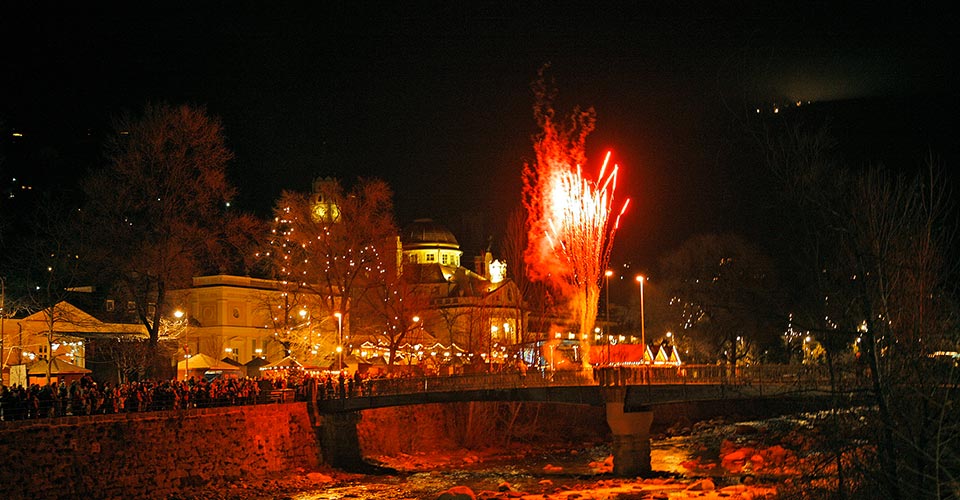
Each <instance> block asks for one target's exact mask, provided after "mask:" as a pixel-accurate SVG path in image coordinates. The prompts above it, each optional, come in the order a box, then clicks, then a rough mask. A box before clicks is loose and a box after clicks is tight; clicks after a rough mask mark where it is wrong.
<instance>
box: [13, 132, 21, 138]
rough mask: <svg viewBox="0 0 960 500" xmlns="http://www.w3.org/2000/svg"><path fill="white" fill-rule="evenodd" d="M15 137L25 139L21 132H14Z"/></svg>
mask: <svg viewBox="0 0 960 500" xmlns="http://www.w3.org/2000/svg"><path fill="white" fill-rule="evenodd" d="M13 136H14V137H23V134H21V133H20V132H14V133H13Z"/></svg>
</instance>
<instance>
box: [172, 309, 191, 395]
mask: <svg viewBox="0 0 960 500" xmlns="http://www.w3.org/2000/svg"><path fill="white" fill-rule="evenodd" d="M173 317H175V318H177V320H179V319H181V318H183V320H184V323H183V380H189V378H190V337H189V336H188V335H187V327H188V326H190V318H189V317H188V316H187V313H185V312H184V311H182V310H180V309H177V310H176V311H173Z"/></svg>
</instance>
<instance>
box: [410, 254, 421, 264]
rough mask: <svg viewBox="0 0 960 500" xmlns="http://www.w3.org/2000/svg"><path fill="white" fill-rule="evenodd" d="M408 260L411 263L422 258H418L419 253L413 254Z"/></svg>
mask: <svg viewBox="0 0 960 500" xmlns="http://www.w3.org/2000/svg"><path fill="white" fill-rule="evenodd" d="M408 260H409V262H410V263H411V264H416V263H417V262H418V261H419V260H420V259H418V258H417V254H411V255H410V258H409V259H408Z"/></svg>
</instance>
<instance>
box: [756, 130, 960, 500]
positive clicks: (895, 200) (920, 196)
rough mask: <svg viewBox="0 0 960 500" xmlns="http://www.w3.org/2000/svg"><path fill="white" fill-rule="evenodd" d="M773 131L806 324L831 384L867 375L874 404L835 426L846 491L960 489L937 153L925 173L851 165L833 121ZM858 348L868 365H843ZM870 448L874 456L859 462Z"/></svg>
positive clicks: (949, 215) (954, 338) (949, 222)
mask: <svg viewBox="0 0 960 500" xmlns="http://www.w3.org/2000/svg"><path fill="white" fill-rule="evenodd" d="M765 140H766V142H765V150H764V151H765V153H766V158H765V159H766V162H767V164H768V166H770V167H771V170H772V172H773V173H774V174H775V175H776V176H777V177H778V178H779V179H780V180H781V181H782V182H781V184H782V186H784V188H785V189H784V193H786V194H787V195H788V196H787V197H786V200H787V201H788V202H790V203H791V205H792V206H794V207H796V209H795V210H790V211H787V212H786V213H788V214H791V215H794V217H791V218H790V219H789V220H788V223H791V224H792V227H794V228H796V232H795V233H793V234H796V235H798V236H799V237H798V238H797V241H798V244H797V245H796V248H797V249H798V250H800V251H799V252H797V257H798V259H797V262H798V265H797V266H796V269H797V276H796V278H795V279H794V280H793V282H794V283H795V284H796V287H795V289H797V290H801V291H803V292H804V294H805V295H806V296H807V297H808V298H809V299H808V300H801V301H799V302H798V303H799V304H801V307H800V308H799V310H798V314H797V320H798V324H800V325H802V326H803V327H804V328H806V329H808V330H809V331H811V332H813V334H814V335H816V336H817V338H818V339H819V340H821V343H823V344H824V347H825V348H826V354H827V355H826V360H827V363H828V367H829V370H830V374H831V380H832V383H833V386H834V387H835V388H836V389H838V390H840V389H842V388H843V381H844V373H843V372H844V371H847V374H846V376H847V377H858V374H859V373H861V372H863V373H865V375H866V382H867V384H866V385H867V386H868V387H869V391H870V397H871V400H872V402H873V406H872V408H871V409H870V411H869V413H868V415H867V416H868V417H869V420H868V422H869V423H870V425H868V426H866V427H864V426H863V425H862V424H861V423H860V422H859V421H857V420H855V419H854V420H851V419H846V418H844V416H843V415H842V414H840V412H833V413H832V415H831V416H830V418H829V425H827V426H825V429H827V430H828V431H829V435H830V436H832V443H833V446H832V447H833V450H834V462H835V464H836V470H837V475H838V478H837V479H838V481H837V488H836V492H837V494H838V495H839V496H841V497H842V496H845V495H846V494H847V493H848V492H851V493H859V494H870V493H871V492H873V493H874V494H880V495H883V496H885V497H887V498H912V497H918V498H943V497H945V496H949V495H950V494H953V495H956V493H957V485H958V484H960V479H958V476H957V474H956V471H957V470H960V447H958V443H957V440H956V438H955V436H957V435H960V421H958V417H957V415H956V412H955V411H953V410H952V409H951V408H953V406H954V405H955V394H956V387H957V381H958V378H957V367H956V364H955V363H942V362H941V361H938V360H941V359H942V357H940V356H938V355H937V353H938V352H940V351H955V350H956V348H957V346H958V341H960V339H958V334H957V333H956V332H957V328H956V311H957V309H956V297H955V293H954V292H955V291H954V288H953V287H952V286H951V285H950V283H951V282H952V279H953V278H954V277H955V276H956V269H955V268H954V267H952V265H951V264H950V263H951V261H952V259H950V258H949V257H948V251H949V250H950V249H951V248H952V247H953V243H954V241H955V239H954V231H955V228H956V220H955V214H954V213H953V211H952V204H950V203H949V196H948V194H949V193H948V192H947V190H946V189H945V186H946V182H945V181H944V179H943V178H942V177H941V176H940V174H939V173H938V172H939V169H938V168H937V167H936V165H935V162H933V161H928V162H927V168H926V170H925V171H924V172H922V173H919V174H917V175H915V176H910V175H905V174H893V173H891V172H890V171H889V170H887V169H884V168H880V167H870V168H865V169H860V170H859V171H858V170H853V169H850V168H842V167H841V166H840V165H839V164H838V162H836V161H833V158H834V156H833V152H832V150H831V146H832V143H831V142H830V140H829V134H828V133H827V132H826V130H825V129H821V130H818V131H817V132H814V133H810V132H807V131H806V130H803V129H802V128H801V127H793V128H788V129H786V130H785V132H784V133H783V134H781V135H779V136H778V137H776V138H774V139H770V138H765ZM854 345H855V346H856V349H857V352H858V353H859V362H858V363H852V364H844V363H841V364H838V363H837V362H836V361H838V360H839V361H842V360H844V359H845V357H844V353H845V352H851V351H852V350H853V346H854ZM861 369H862V370H861ZM854 370H855V371H854ZM850 372H853V373H850ZM857 431H859V433H857ZM864 436H866V437H867V438H868V443H869V446H866V447H864V446H863V443H862V442H861V441H858V442H859V443H860V445H859V446H857V448H858V451H859V453H851V452H850V451H849V450H850V449H851V448H853V447H854V442H853V441H852V440H853V439H862V438H863V437H864ZM864 450H874V451H875V456H874V458H873V459H872V460H866V461H858V460H856V457H858V456H863V451H864ZM845 464H850V466H849V467H848V466H846V465H845ZM876 464H879V467H877V466H876ZM877 488H878V491H874V490H876V489H877Z"/></svg>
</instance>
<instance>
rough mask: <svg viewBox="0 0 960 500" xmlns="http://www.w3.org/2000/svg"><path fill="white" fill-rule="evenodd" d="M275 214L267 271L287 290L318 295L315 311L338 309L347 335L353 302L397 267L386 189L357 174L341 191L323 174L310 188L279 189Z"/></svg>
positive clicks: (264, 255)
mask: <svg viewBox="0 0 960 500" xmlns="http://www.w3.org/2000/svg"><path fill="white" fill-rule="evenodd" d="M274 213H275V218H274V226H273V229H272V231H271V234H270V238H269V241H268V242H267V244H266V245H265V249H264V250H263V251H262V252H261V254H260V255H261V256H262V258H263V259H264V260H265V263H266V265H267V266H268V268H269V269H270V272H271V274H272V276H273V277H274V278H275V279H277V280H278V281H279V282H281V283H282V284H283V286H284V287H285V289H286V290H287V292H288V293H291V294H292V293H307V294H311V295H313V296H314V297H316V300H317V305H318V307H319V308H320V314H322V315H326V316H332V315H333V314H334V313H340V314H341V315H342V321H343V330H344V332H343V335H344V337H345V338H349V336H350V325H351V322H350V313H351V312H352V310H353V307H354V305H355V303H356V301H357V300H358V299H360V298H362V297H363V296H364V294H366V293H367V292H368V291H369V290H371V289H374V288H377V287H379V286H381V285H382V284H383V283H384V282H385V280H386V278H385V276H386V275H387V273H389V272H390V268H391V267H395V266H396V259H397V255H396V252H397V243H396V234H397V231H396V226H395V224H394V222H393V193H392V191H391V190H390V187H389V186H388V185H387V184H386V183H385V182H383V181H380V180H364V179H361V180H360V181H359V182H358V183H357V184H356V185H355V186H354V187H353V188H352V189H350V190H349V191H346V190H344V189H343V187H342V186H341V185H340V183H339V182H338V181H336V180H333V179H322V180H319V181H317V182H315V185H314V191H313V192H312V193H307V194H304V193H296V192H290V191H286V192H284V193H283V194H282V196H281V198H280V200H279V201H278V203H277V206H276V208H275V210H274ZM314 315H315V316H316V314H314Z"/></svg>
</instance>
